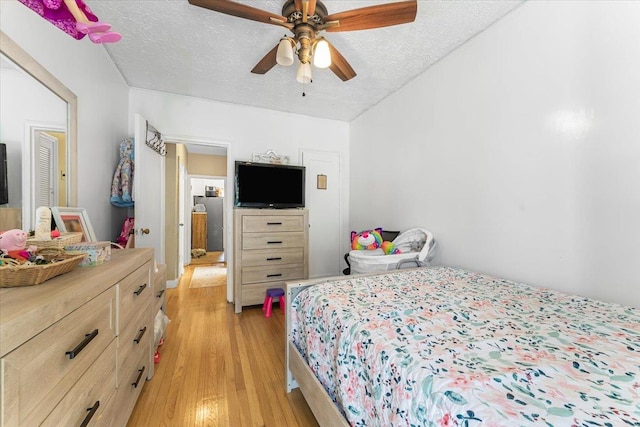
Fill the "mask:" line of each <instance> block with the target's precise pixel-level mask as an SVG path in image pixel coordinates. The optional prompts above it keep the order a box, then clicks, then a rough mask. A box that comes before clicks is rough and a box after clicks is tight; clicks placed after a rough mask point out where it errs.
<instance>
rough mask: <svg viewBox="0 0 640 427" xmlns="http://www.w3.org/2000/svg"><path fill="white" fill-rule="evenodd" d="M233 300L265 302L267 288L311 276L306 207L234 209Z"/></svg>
mask: <svg viewBox="0 0 640 427" xmlns="http://www.w3.org/2000/svg"><path fill="white" fill-rule="evenodd" d="M233 273H234V302H235V309H236V310H235V311H236V313H240V312H241V311H242V307H243V306H247V305H256V304H262V302H263V300H264V297H265V292H266V290H267V289H268V288H283V289H284V287H285V285H284V283H285V281H287V280H295V279H306V278H308V275H309V214H308V211H307V210H306V209H235V210H234V271H233Z"/></svg>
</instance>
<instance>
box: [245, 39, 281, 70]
mask: <svg viewBox="0 0 640 427" xmlns="http://www.w3.org/2000/svg"><path fill="white" fill-rule="evenodd" d="M277 53H278V45H276V46H275V47H274V48H273V49H271V50H270V51H269V53H267V54H266V55H265V56H264V57H263V58H262V59H261V60H260V62H258V63H257V64H256V66H255V67H253V70H251V72H252V73H253V74H266V73H267V71H269V70H270V69H272V68H273V67H274V66H275V65H276V54H277Z"/></svg>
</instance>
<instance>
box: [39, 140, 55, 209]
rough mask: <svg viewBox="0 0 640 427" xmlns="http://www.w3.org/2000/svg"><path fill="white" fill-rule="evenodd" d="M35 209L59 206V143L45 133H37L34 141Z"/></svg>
mask: <svg viewBox="0 0 640 427" xmlns="http://www.w3.org/2000/svg"><path fill="white" fill-rule="evenodd" d="M33 148H34V150H33V152H34V162H35V164H34V165H33V166H34V168H33V171H34V180H33V182H34V186H35V188H34V190H35V191H34V195H35V207H36V208H38V207H40V206H49V207H51V206H57V204H58V203H57V200H58V189H57V180H56V165H57V148H58V141H57V140H56V139H55V138H54V137H52V136H50V135H47V134H46V133H44V132H40V131H38V132H36V135H35V140H34V147H33Z"/></svg>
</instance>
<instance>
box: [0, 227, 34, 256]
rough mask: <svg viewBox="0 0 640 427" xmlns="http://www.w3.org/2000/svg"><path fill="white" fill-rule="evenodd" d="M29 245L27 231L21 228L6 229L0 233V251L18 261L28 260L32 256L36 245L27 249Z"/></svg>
mask: <svg viewBox="0 0 640 427" xmlns="http://www.w3.org/2000/svg"><path fill="white" fill-rule="evenodd" d="M26 245H27V233H25V232H24V231H22V230H20V229H17V228H16V229H13V230H8V231H5V232H4V233H2V234H0V253H3V254H4V255H6V256H8V257H10V258H13V259H16V260H18V261H27V260H29V259H30V258H31V253H30V252H33V250H35V247H34V248H32V247H29V249H25V246H26Z"/></svg>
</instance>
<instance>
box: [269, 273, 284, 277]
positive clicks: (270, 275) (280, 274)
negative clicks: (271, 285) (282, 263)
mask: <svg viewBox="0 0 640 427" xmlns="http://www.w3.org/2000/svg"><path fill="white" fill-rule="evenodd" d="M280 276H282V273H278V274H267V277H280Z"/></svg>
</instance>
